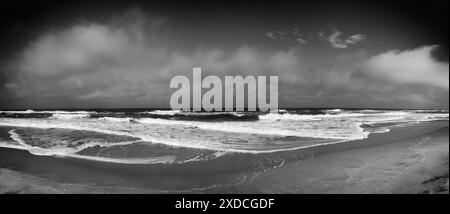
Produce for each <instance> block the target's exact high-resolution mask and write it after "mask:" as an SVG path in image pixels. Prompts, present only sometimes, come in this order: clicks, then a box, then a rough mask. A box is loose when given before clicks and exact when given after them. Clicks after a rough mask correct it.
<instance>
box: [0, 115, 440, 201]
mask: <svg viewBox="0 0 450 214" xmlns="http://www.w3.org/2000/svg"><path fill="white" fill-rule="evenodd" d="M0 154H1V155H0V157H1V158H0V167H1V169H0V193H14V194H15V193H161V191H159V190H155V189H152V188H151V187H150V186H152V185H160V184H158V181H157V180H158V178H159V179H161V180H163V181H164V185H166V186H170V187H171V188H172V189H174V191H168V193H177V192H184V191H182V190H180V191H176V187H177V186H186V185H188V186H193V187H195V186H202V185H205V184H207V183H208V182H213V183H214V182H218V181H220V182H225V183H226V182H228V184H230V183H232V185H221V186H214V185H210V186H208V188H198V189H195V188H193V189H191V190H189V191H188V192H187V193H411V194H416V193H424V194H426V193H437V194H442V193H444V194H448V181H449V179H448V174H449V130H448V121H436V122H430V123H422V124H420V125H415V126H411V127H401V128H393V129H392V130H391V131H390V132H388V133H379V134H372V135H371V136H369V138H368V139H365V140H361V141H355V142H348V143H343V144H336V145H327V146H321V147H317V148H310V149H304V150H298V151H291V152H285V154H283V153H281V154H279V155H280V156H283V157H285V159H286V160H288V159H289V158H291V159H292V160H291V161H289V162H288V163H286V164H283V165H279V166H277V167H274V168H273V169H270V170H264V171H263V172H257V173H255V171H253V170H230V168H231V166H233V165H235V163H234V162H233V161H231V160H222V161H220V162H219V163H215V164H221V166H222V169H214V167H211V166H209V167H208V166H201V165H200V166H195V165H194V166H190V167H192V168H194V167H195V168H196V169H197V172H189V169H175V170H174V169H171V170H167V171H171V172H173V173H174V174H176V175H175V176H174V177H177V179H173V178H172V177H171V176H170V175H169V174H167V175H158V177H157V178H156V177H155V176H156V175H153V173H152V169H148V172H147V173H148V175H147V174H146V175H142V173H143V171H144V170H142V169H143V168H146V167H145V166H129V165H120V164H107V163H98V162H92V161H88V160H76V159H70V158H57V157H44V156H34V155H31V154H29V153H28V152H27V151H21V150H15V149H6V148H1V149H0ZM231 158H233V157H231ZM249 160H251V159H249ZM247 161H248V160H247ZM187 167H189V166H187ZM134 171H138V172H139V173H141V174H140V175H141V178H135V177H136V173H135V172H134ZM177 171H178V172H177ZM213 171H214V173H213ZM210 174H214V177H210ZM137 177H139V176H137ZM242 177H243V178H245V179H244V180H243V181H242V182H240V181H239V179H241V178H242ZM153 178H156V179H153ZM197 180H202V181H201V182H200V181H197ZM233 182H234V183H233ZM148 183H152V185H150V186H149V185H148ZM163 192H164V191H163ZM185 193H186V192H185Z"/></svg>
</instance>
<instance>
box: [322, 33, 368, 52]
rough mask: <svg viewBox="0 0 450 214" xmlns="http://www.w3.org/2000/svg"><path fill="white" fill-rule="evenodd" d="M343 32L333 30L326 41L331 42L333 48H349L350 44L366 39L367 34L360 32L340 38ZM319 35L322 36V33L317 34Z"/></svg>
mask: <svg viewBox="0 0 450 214" xmlns="http://www.w3.org/2000/svg"><path fill="white" fill-rule="evenodd" d="M342 35H343V33H342V32H341V31H338V30H334V31H333V32H332V33H331V34H330V35H329V36H328V39H327V41H328V42H329V43H330V44H331V47H333V48H340V49H345V48H349V47H350V46H352V45H356V44H359V43H361V42H363V41H364V40H366V39H367V36H365V35H362V34H355V35H352V36H349V37H347V38H346V39H342V38H341V36H342ZM319 36H320V37H323V36H324V35H323V34H319Z"/></svg>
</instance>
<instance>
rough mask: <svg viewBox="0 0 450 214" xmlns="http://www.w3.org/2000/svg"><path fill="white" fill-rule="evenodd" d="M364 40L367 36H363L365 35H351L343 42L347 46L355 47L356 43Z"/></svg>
mask: <svg viewBox="0 0 450 214" xmlns="http://www.w3.org/2000/svg"><path fill="white" fill-rule="evenodd" d="M366 39H367V36H365V35H362V34H355V35H352V36H350V37H348V38H347V39H346V40H345V44H348V45H356V44H358V43H361V42H363V41H364V40H366Z"/></svg>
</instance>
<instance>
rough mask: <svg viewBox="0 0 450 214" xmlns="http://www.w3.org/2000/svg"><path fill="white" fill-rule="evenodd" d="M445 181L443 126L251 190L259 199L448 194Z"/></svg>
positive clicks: (314, 163)
mask: <svg viewBox="0 0 450 214" xmlns="http://www.w3.org/2000/svg"><path fill="white" fill-rule="evenodd" d="M397 131H398V130H397ZM394 132H395V131H394ZM392 134H393V133H392ZM448 175H449V130H448V126H447V127H445V128H439V129H437V130H436V131H433V132H431V133H427V134H423V135H422V134H420V135H416V136H414V137H410V138H407V139H403V140H399V141H395V142H390V143H386V144H382V145H376V146H369V147H365V148H359V149H350V150H344V151H338V152H332V153H328V154H325V155H320V156H316V157H314V158H311V159H308V160H304V161H298V162H295V163H292V164H290V165H288V166H285V167H282V168H279V169H276V170H273V171H271V172H270V173H268V174H267V175H264V176H260V177H258V178H256V179H255V181H254V185H255V186H256V188H257V189H259V190H260V191H261V192H263V193H394V194H397V193H412V194H415V193H444V194H448V185H449V177H448Z"/></svg>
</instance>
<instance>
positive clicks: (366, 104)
mask: <svg viewBox="0 0 450 214" xmlns="http://www.w3.org/2000/svg"><path fill="white" fill-rule="evenodd" d="M0 8H1V9H0V10H1V14H0V16H1V17H0V19H1V21H0V31H1V34H0V44H2V48H1V49H0V108H1V109H38V108H168V107H169V101H170V96H171V94H172V93H173V92H174V91H175V89H170V87H169V84H170V80H171V78H172V77H174V76H177V75H185V76H187V77H189V78H191V76H192V68H193V67H201V68H202V71H203V73H202V74H203V76H204V77H205V76H207V75H217V76H219V77H220V78H222V79H223V77H224V76H228V75H233V76H236V75H241V76H244V77H245V76H247V75H253V76H260V75H266V76H273V75H276V76H278V79H279V83H278V92H279V96H278V97H279V101H278V102H279V107H280V108H294V107H297V108H415V109H417V108H420V109H424V108H434V109H448V106H449V64H448V36H449V35H448V1H446V0H431V1H422V2H420V3H419V2H417V3H412V2H409V1H402V0H400V1H396V2H395V3H392V2H390V1H359V2H357V1H339V2H337V1H277V2H271V1H190V2H187V1H173V0H172V1H142V2H139V1H126V2H125V1H124V2H121V1H107V2H106V1H95V2H94V1H85V2H83V1H77V2H74V1H72V2H64V1H58V2H56V1H46V0H44V1H39V2H35V3H29V2H27V1H8V0H6V1H2V2H1V3H0Z"/></svg>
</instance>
